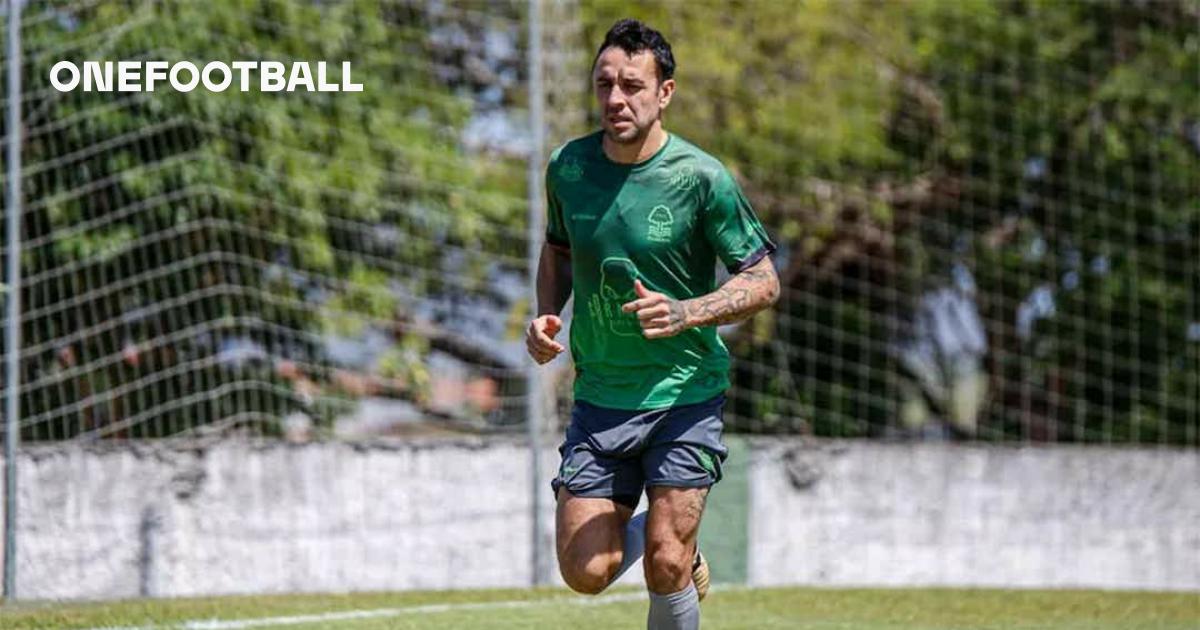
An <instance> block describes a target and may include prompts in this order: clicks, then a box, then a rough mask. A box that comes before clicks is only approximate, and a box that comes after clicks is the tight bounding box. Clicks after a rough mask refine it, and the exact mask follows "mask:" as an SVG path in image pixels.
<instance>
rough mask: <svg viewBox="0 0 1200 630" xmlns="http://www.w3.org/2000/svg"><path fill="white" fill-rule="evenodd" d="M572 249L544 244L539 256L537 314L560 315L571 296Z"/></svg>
mask: <svg viewBox="0 0 1200 630" xmlns="http://www.w3.org/2000/svg"><path fill="white" fill-rule="evenodd" d="M572 279H573V278H572V276H571V250H570V249H568V248H566V247H562V246H559V245H551V244H550V243H546V244H544V245H542V254H541V256H539V257H538V273H537V301H538V303H537V314H538V315H539V316H541V315H558V314H559V313H561V312H562V310H563V307H564V306H566V305H567V298H569V297H571V288H572V286H573V284H572Z"/></svg>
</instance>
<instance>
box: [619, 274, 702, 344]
mask: <svg viewBox="0 0 1200 630" xmlns="http://www.w3.org/2000/svg"><path fill="white" fill-rule="evenodd" d="M633 290H634V291H636V292H637V296H638V299H636V300H634V301H632V302H629V303H627V304H624V305H622V306H621V310H622V311H625V312H626V313H637V318H638V323H639V324H641V325H642V336H643V337H645V338H646V339H662V338H663V337H674V336H675V335H678V334H679V333H681V332H683V331H684V330H687V328H688V326H687V313H686V311H685V310H684V308H683V303H682V302H680V301H679V300H676V299H672V298H671V297H670V296H668V295H666V294H665V293H659V292H657V291H651V290H649V289H647V288H646V287H645V286H644V285H643V284H642V281H641V280H634V281H633Z"/></svg>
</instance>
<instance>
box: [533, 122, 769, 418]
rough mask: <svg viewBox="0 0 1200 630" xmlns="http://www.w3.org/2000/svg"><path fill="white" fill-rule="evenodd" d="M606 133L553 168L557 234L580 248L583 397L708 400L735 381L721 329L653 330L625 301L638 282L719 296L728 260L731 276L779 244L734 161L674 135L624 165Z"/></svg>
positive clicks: (639, 402) (632, 403) (578, 333)
mask: <svg viewBox="0 0 1200 630" xmlns="http://www.w3.org/2000/svg"><path fill="white" fill-rule="evenodd" d="M602 138H603V132H597V133H594V134H592V135H589V136H584V137H582V138H579V139H577V140H573V141H571V142H569V143H567V144H565V145H563V146H562V147H560V148H559V149H557V150H556V151H555V152H554V153H553V155H552V156H551V157H550V164H549V166H548V168H547V169H546V196H547V199H548V209H549V217H548V221H547V225H546V240H547V242H549V243H550V244H551V245H552V246H556V247H565V248H569V249H570V251H571V271H572V274H573V282H574V291H575V307H574V312H573V317H572V323H571V356H572V357H573V358H574V360H575V367H576V374H575V398H576V399H577V400H583V401H587V402H589V403H591V404H593V405H597V406H601V407H609V408H614V409H659V408H663V407H672V406H676V405H686V404H691V403H697V402H701V401H704V400H707V399H709V398H712V397H713V396H716V395H718V394H720V393H721V392H723V391H724V390H725V389H726V388H728V387H729V351H728V350H726V348H725V344H724V343H723V342H722V341H721V339H720V337H719V336H718V335H717V329H716V327H715V326H707V327H703V328H691V329H688V330H686V331H684V332H683V333H681V334H679V335H676V336H674V337H670V338H666V339H646V338H645V337H643V336H642V331H641V326H640V325H639V324H638V320H637V316H636V314H633V313H625V312H623V311H622V310H621V305H622V304H625V303H626V302H629V301H632V300H634V299H636V298H637V296H636V294H635V293H634V288H633V281H634V279H638V278H640V279H641V281H642V284H643V285H645V286H646V288H647V289H650V290H651V291H658V292H661V293H665V294H667V295H669V296H671V297H672V298H675V299H677V300H686V299H689V298H694V297H697V296H700V295H704V294H706V293H711V292H712V291H713V290H715V289H716V288H717V286H716V262H717V260H718V259H720V261H721V262H722V263H723V264H724V265H725V267H726V269H728V270H729V271H730V273H736V272H739V271H742V270H744V269H746V268H748V267H750V266H751V265H753V264H755V263H757V262H758V261H760V260H762V258H763V257H764V256H766V255H768V254H769V253H771V252H772V251H774V249H775V246H774V244H773V243H771V241H770V239H769V238H768V237H767V233H766V230H764V229H763V226H762V224H761V223H760V222H759V221H758V218H757V217H756V216H755V215H754V210H753V209H752V208H751V207H750V202H749V201H747V200H746V196H745V195H744V194H743V193H742V190H741V188H740V187H739V186H738V184H737V182H736V181H734V179H733V176H732V175H730V173H729V171H728V170H726V169H725V167H724V166H723V165H722V164H721V163H720V162H719V161H717V160H716V158H713V157H712V156H710V155H708V154H707V153H705V152H704V151H701V150H700V149H699V148H697V147H696V146H695V145H692V144H691V143H689V142H687V141H685V140H683V139H682V138H679V137H678V136H675V135H670V136H668V138H667V142H666V144H664V145H663V147H662V148H661V149H659V151H658V152H657V153H655V154H654V156H652V157H651V158H649V159H648V160H645V161H643V162H640V163H638V164H620V163H617V162H613V161H612V160H610V159H609V158H608V156H606V155H605V154H604V150H603V148H602V146H601V142H602Z"/></svg>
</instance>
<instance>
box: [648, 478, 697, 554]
mask: <svg viewBox="0 0 1200 630" xmlns="http://www.w3.org/2000/svg"><path fill="white" fill-rule="evenodd" d="M646 495H647V497H648V498H649V500H650V514H649V515H648V518H647V520H646V539H647V543H648V544H650V545H657V544H666V545H683V546H685V547H687V548H689V549H690V548H691V547H692V545H693V544H695V542H696V536H697V534H698V533H699V531H700V518H701V517H702V516H703V515H704V506H705V502H706V501H707V499H708V488H707V487H701V488H675V487H670V486H651V487H649V488H647V489H646Z"/></svg>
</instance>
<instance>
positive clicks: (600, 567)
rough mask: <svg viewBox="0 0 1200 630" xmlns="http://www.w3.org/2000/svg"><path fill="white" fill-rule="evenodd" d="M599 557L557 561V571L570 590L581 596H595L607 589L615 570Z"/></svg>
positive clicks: (561, 558)
mask: <svg viewBox="0 0 1200 630" xmlns="http://www.w3.org/2000/svg"><path fill="white" fill-rule="evenodd" d="M609 564H610V563H609V562H607V561H605V559H604V558H603V557H601V556H593V557H591V558H563V557H560V558H559V559H558V571H559V573H561V574H562V577H563V581H564V582H566V583H567V586H569V587H571V590H573V591H575V592H576V593H581V594H583V595H597V594H599V593H600V592H601V591H603V590H604V589H605V588H607V587H608V582H609V580H611V579H612V574H613V572H614V571H615V570H616V567H615V566H609Z"/></svg>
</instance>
